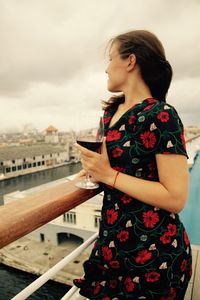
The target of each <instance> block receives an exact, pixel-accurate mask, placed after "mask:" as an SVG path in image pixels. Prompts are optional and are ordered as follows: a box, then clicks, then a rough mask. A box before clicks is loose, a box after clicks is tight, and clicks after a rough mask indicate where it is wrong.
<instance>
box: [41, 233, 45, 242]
mask: <svg viewBox="0 0 200 300" xmlns="http://www.w3.org/2000/svg"><path fill="white" fill-rule="evenodd" d="M40 241H41V242H44V241H45V236H44V233H40Z"/></svg>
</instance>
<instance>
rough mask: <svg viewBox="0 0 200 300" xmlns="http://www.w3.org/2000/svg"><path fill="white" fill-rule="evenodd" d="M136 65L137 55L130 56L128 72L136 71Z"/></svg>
mask: <svg viewBox="0 0 200 300" xmlns="http://www.w3.org/2000/svg"><path fill="white" fill-rule="evenodd" d="M135 65H136V56H135V54H133V53H132V54H130V55H129V57H128V66H127V71H128V72H130V71H132V70H133V69H134V67H135Z"/></svg>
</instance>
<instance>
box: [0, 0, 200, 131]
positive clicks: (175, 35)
mask: <svg viewBox="0 0 200 300" xmlns="http://www.w3.org/2000/svg"><path fill="white" fill-rule="evenodd" d="M199 23H200V4H199V1H195V0H191V1H187V0H177V1H173V2H172V1H167V0H140V1H139V0H134V1H133V0H125V1H121V0H109V1H107V0H101V1H97V0H84V1H82V0H58V1H54V0H43V1H40V0H29V1H26V0H20V2H19V1H17V0H1V1H0V44H1V50H0V66H1V67H0V105H1V108H2V111H3V113H2V116H1V119H0V130H4V129H5V128H13V127H16V128H18V127H21V126H22V125H23V124H25V123H27V122H28V123H29V122H32V123H33V124H34V126H35V127H37V128H39V129H43V128H45V127H47V126H48V125H49V124H50V123H51V124H52V123H53V125H54V126H56V127H58V128H59V129H69V128H71V127H73V122H74V118H73V115H74V113H75V112H77V113H76V114H78V112H80V113H81V112H83V111H84V112H85V113H86V114H87V113H88V112H89V111H94V110H96V111H97V110H100V100H101V99H103V98H107V97H108V96H109V94H108V92H107V91H106V80H107V78H106V75H105V73H104V68H105V60H104V50H105V47H106V44H107V41H108V40H109V39H110V38H111V37H112V36H115V35H116V34H119V33H120V32H124V31H127V30H131V29H138V28H145V29H148V30H151V31H153V32H154V33H156V34H157V35H158V37H159V38H160V39H161V41H162V42H163V44H164V47H165V49H166V55H167V58H168V59H169V61H170V62H171V64H172V66H173V68H174V80H173V84H172V87H171V89H170V91H169V96H168V99H169V102H170V103H172V104H174V105H175V106H176V107H177V109H178V110H179V111H180V115H181V116H182V117H183V119H184V120H186V122H187V123H188V124H189V123H190V122H191V123H192V122H194V120H196V121H195V122H198V123H199V122H200V121H199V120H200V118H199V117H200V116H199V117H198V115H200V104H199V101H198V99H199V97H200V89H199V87H198V83H199V79H200V70H199V66H200V56H199V53H200V44H199V40H200V31H199V27H200V24H199ZM191 103H192V105H191ZM194 116H196V117H194Z"/></svg>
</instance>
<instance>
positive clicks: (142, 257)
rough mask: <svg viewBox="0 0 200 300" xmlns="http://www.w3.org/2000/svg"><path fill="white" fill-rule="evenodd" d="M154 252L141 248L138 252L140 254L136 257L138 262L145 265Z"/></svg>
mask: <svg viewBox="0 0 200 300" xmlns="http://www.w3.org/2000/svg"><path fill="white" fill-rule="evenodd" d="M151 257H152V253H151V252H149V251H148V250H141V251H139V252H138V256H137V257H136V258H135V261H136V263H137V264H140V265H143V264H144V263H145V262H147V261H148V260H150V259H151Z"/></svg>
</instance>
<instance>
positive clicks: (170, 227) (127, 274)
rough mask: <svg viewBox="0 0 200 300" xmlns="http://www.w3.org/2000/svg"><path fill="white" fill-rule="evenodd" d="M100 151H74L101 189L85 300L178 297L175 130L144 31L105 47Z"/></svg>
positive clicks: (162, 73)
mask: <svg viewBox="0 0 200 300" xmlns="http://www.w3.org/2000/svg"><path fill="white" fill-rule="evenodd" d="M109 57H110V63H109V65H108V67H107V70H106V73H107V75H108V90H109V91H110V92H114V93H115V92H121V95H120V96H113V97H111V99H110V100H109V101H108V102H107V103H106V105H105V113H104V122H105V136H106V141H104V143H103V147H102V153H101V154H99V153H94V152H92V151H89V150H87V149H85V148H83V147H81V146H79V145H77V147H78V149H79V150H80V152H81V161H82V165H83V169H84V170H85V171H86V172H89V174H90V175H91V176H92V177H93V178H94V179H95V180H96V181H99V182H101V183H102V187H103V190H104V201H103V207H102V220H101V224H100V231H99V238H98V240H97V242H96V243H95V246H94V248H93V250H92V253H91V255H90V257H89V259H88V260H87V261H86V262H85V263H84V270H85V275H84V278H82V279H76V280H74V283H75V285H77V286H78V287H80V294H81V295H83V296H86V297H87V298H89V299H102V300H111V299H112V300H114V299H115V300H117V299H120V300H124V299H147V300H151V299H152V300H157V299H159V300H164V299H166V300H167V299H168V300H169V299H170V300H172V299H184V295H185V292H186V289H187V285H188V282H189V279H190V277H191V261H192V259H191V249H190V243H189V240H188V236H187V233H186V231H185V229H184V226H183V224H182V223H181V221H180V220H179V216H178V213H179V212H180V211H181V210H182V209H183V207H184V205H185V202H186V199H187V194H188V166H187V153H186V149H185V141H184V135H183V125H182V122H181V120H180V118H179V116H178V114H177V112H176V110H175V109H174V108H173V107H172V106H171V105H169V104H167V103H166V102H165V101H166V94H167V91H168V88H169V86H170V82H171V78H172V68H171V66H170V64H169V62H168V61H167V60H166V57H165V52H164V49H163V46H162V44H161V43H160V41H159V40H158V39H157V37H156V36H155V35H154V34H152V33H150V32H148V31H145V30H135V31H131V32H128V33H125V34H121V35H119V36H117V37H116V38H114V39H113V40H112V41H111V46H110V53H109Z"/></svg>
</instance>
